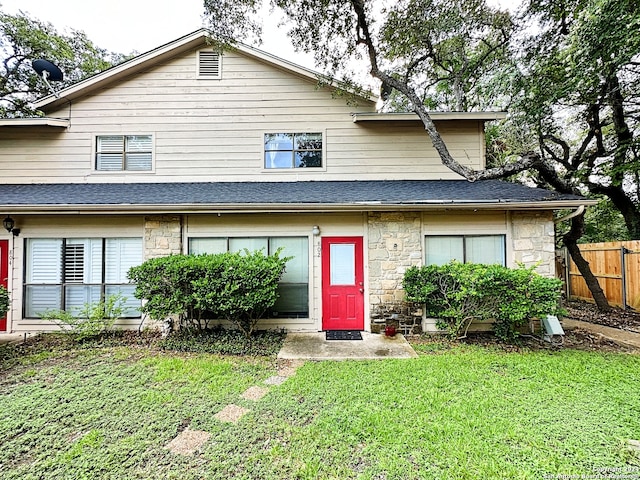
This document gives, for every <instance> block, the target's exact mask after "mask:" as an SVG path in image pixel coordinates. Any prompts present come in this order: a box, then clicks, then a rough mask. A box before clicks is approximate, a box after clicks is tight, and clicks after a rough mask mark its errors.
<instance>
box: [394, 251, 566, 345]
mask: <svg viewBox="0 0 640 480" xmlns="http://www.w3.org/2000/svg"><path fill="white" fill-rule="evenodd" d="M534 268H535V267H531V268H525V267H523V266H520V267H519V268H516V269H511V268H506V267H503V266H501V265H482V264H473V263H468V264H463V263H458V262H452V263H449V264H447V265H441V266H438V265H427V266H423V267H411V268H410V269H408V270H407V272H406V273H405V276H404V289H405V292H406V295H407V300H409V301H411V302H417V303H422V304H424V305H425V311H426V314H427V315H428V316H430V317H434V318H437V319H438V323H437V325H438V327H439V328H441V329H443V330H446V331H447V332H448V333H449V334H450V335H451V336H454V337H460V336H464V335H466V332H467V330H468V328H469V325H470V324H471V323H472V322H473V321H474V320H477V321H487V320H493V321H494V325H493V327H494V331H495V334H496V336H497V337H498V338H500V339H501V340H504V341H512V340H514V339H515V338H516V337H517V335H518V328H519V327H521V326H523V325H525V324H526V323H527V322H528V321H529V319H531V318H537V317H538V318H539V317H541V316H543V315H557V314H560V313H561V311H560V302H559V300H560V294H561V287H562V282H561V281H560V280H558V279H555V278H546V277H543V276H541V275H538V274H537V273H536V272H535V271H534Z"/></svg>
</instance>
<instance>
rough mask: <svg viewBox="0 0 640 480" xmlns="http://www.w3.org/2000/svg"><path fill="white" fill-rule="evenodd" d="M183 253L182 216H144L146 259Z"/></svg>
mask: <svg viewBox="0 0 640 480" xmlns="http://www.w3.org/2000/svg"><path fill="white" fill-rule="evenodd" d="M180 253H182V217H181V216H180V215H149V216H146V217H144V259H145V260H148V259H150V258H156V257H165V256H167V255H171V254H174V255H175V254H180Z"/></svg>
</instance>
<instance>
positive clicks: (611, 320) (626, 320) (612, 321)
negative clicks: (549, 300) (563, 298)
mask: <svg viewBox="0 0 640 480" xmlns="http://www.w3.org/2000/svg"><path fill="white" fill-rule="evenodd" d="M564 308H565V310H566V311H567V315H566V317H567V318H572V319H574V320H580V321H582V322H589V323H596V324H598V325H604V326H607V327H613V328H618V329H620V330H628V331H630V332H635V333H640V312H636V311H634V310H629V309H627V310H623V309H621V308H617V307H613V308H612V309H611V311H610V312H601V311H600V310H598V308H597V307H596V306H595V305H594V304H593V303H588V302H580V301H571V302H564Z"/></svg>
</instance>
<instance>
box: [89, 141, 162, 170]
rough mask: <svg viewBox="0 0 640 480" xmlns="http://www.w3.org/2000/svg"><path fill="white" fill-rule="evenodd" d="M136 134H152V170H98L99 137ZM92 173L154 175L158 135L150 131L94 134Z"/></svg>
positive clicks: (92, 142) (90, 166)
mask: <svg viewBox="0 0 640 480" xmlns="http://www.w3.org/2000/svg"><path fill="white" fill-rule="evenodd" d="M135 135H149V136H151V170H98V169H97V168H96V155H97V153H98V151H97V150H98V137H110V136H119V137H130V136H135ZM89 168H90V171H91V174H92V175H153V174H155V173H156V135H155V134H153V133H149V132H127V133H122V132H117V133H109V132H100V133H96V134H94V135H93V137H92V139H91V164H90V165H89Z"/></svg>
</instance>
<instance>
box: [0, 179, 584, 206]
mask: <svg viewBox="0 0 640 480" xmlns="http://www.w3.org/2000/svg"><path fill="white" fill-rule="evenodd" d="M584 200H585V199H583V198H581V197H578V196H575V195H565V194H560V193H557V192H553V191H549V190H543V189H539V188H529V187H525V186H523V185H519V184H515V183H509V182H504V181H500V180H484V181H478V182H474V183H470V182H467V181H465V180H395V181H326V182H325V181H323V182H219V183H207V182H203V183H89V184H87V183H83V184H76V183H67V184H26V185H16V184H13V185H0V206H6V207H11V206H14V207H18V206H21V207H30V206H34V207H35V206H68V207H80V206H82V207H90V206H98V205H100V206H114V208H115V207H118V206H120V207H122V206H127V205H131V206H164V205H171V206H175V207H179V206H181V205H184V206H185V207H186V206H191V207H194V206H195V207H216V206H219V207H224V206H231V205H235V206H247V207H250V206H252V205H253V206H257V205H282V206H290V207H291V206H294V205H300V206H304V205H309V206H314V205H315V206H322V205H326V206H346V205H353V206H356V205H361V204H362V205H363V206H365V205H416V206H417V205H425V206H426V205H442V204H488V205H495V204H527V203H536V204H539V203H547V202H551V203H554V202H561V203H567V204H580V203H583V202H584ZM505 207H507V205H505Z"/></svg>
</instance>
